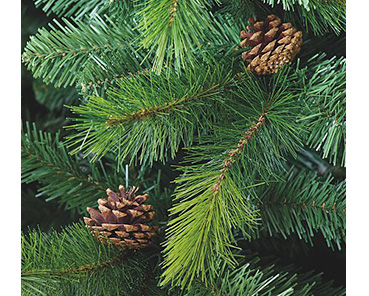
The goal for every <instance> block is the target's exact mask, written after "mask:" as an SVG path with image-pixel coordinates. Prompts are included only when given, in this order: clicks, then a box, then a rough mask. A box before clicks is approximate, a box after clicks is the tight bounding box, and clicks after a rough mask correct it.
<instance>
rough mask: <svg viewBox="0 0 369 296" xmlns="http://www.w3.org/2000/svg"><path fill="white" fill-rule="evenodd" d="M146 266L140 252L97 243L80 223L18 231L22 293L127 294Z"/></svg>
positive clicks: (136, 285) (142, 275)
mask: <svg viewBox="0 0 369 296" xmlns="http://www.w3.org/2000/svg"><path fill="white" fill-rule="evenodd" d="M146 267H147V262H145V260H143V256H142V255H140V254H139V253H135V254H131V253H130V254H124V253H120V252H119V251H118V249H116V248H114V246H112V245H107V246H106V245H103V244H101V243H99V242H97V241H96V240H95V239H94V237H93V236H92V235H91V234H90V233H89V231H88V230H87V229H86V228H85V227H84V226H83V225H82V223H81V224H73V225H71V226H68V227H65V228H64V229H63V230H62V231H61V232H60V233H58V232H55V231H53V232H51V233H49V234H45V233H42V232H40V231H37V230H33V231H31V232H30V233H29V234H28V235H24V234H22V274H21V276H22V295H35V294H37V295H86V296H87V295H93V294H97V295H131V293H132V292H133V291H137V290H139V287H140V284H141V282H142V280H144V275H145V272H144V270H145V268H146ZM35 292H37V293H35Z"/></svg>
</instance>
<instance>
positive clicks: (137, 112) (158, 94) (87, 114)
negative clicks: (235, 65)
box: [69, 66, 232, 164]
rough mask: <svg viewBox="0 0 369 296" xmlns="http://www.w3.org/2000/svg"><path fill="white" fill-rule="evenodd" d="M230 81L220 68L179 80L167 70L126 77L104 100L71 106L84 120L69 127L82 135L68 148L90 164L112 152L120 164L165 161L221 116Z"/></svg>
mask: <svg viewBox="0 0 369 296" xmlns="http://www.w3.org/2000/svg"><path fill="white" fill-rule="evenodd" d="M230 83H232V77H231V76H230V73H229V72H227V70H226V69H221V66H214V67H201V68H195V69H192V70H188V71H186V72H183V73H182V74H181V75H180V76H177V75H176V74H175V73H174V72H173V71H172V70H169V69H168V70H167V71H166V72H165V73H163V74H162V75H161V76H158V75H156V74H154V73H152V72H148V71H146V72H142V73H140V74H138V75H132V76H131V77H126V78H123V79H121V80H119V82H117V84H118V87H117V88H116V89H115V88H112V89H111V91H110V92H109V93H108V95H107V96H106V97H105V98H102V97H96V96H95V97H91V98H89V99H88V100H87V102H86V103H85V104H84V105H81V106H76V107H71V110H72V112H74V113H76V114H79V115H80V116H81V118H80V119H75V120H76V121H79V123H77V124H75V125H73V126H71V128H74V129H76V130H77V131H78V132H77V133H76V134H75V135H73V136H71V137H70V139H69V145H70V146H74V147H76V148H75V149H74V150H73V153H77V152H78V151H80V150H82V151H84V152H85V153H86V154H87V155H92V160H96V159H99V158H101V157H102V156H103V155H105V154H106V153H107V152H108V151H112V152H114V153H116V154H117V159H118V162H122V161H123V160H124V159H125V158H126V157H127V156H130V157H132V161H133V160H139V161H140V162H141V163H143V162H148V163H150V164H152V163H153V161H156V160H160V161H166V160H167V159H168V157H172V158H173V157H174V156H175V155H176V152H177V151H178V148H179V146H180V145H182V144H184V145H185V146H189V145H191V143H192V141H193V137H194V134H196V133H199V132H206V130H207V129H209V127H211V126H212V123H213V122H214V121H216V120H217V117H220V115H219V113H220V110H224V108H223V109H219V108H220V107H221V106H220V102H221V101H222V100H223V99H222V90H223V88H224V87H225V86H226V85H228V84H230ZM218 102H219V103H218ZM224 113H225V114H223V115H221V116H226V115H227V112H226V110H224Z"/></svg>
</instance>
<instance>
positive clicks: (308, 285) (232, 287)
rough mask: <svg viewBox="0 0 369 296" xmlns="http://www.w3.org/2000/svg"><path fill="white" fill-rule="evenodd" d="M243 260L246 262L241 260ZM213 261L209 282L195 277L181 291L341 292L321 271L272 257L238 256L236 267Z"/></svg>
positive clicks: (190, 294)
mask: <svg viewBox="0 0 369 296" xmlns="http://www.w3.org/2000/svg"><path fill="white" fill-rule="evenodd" d="M246 260H247V263H245V261H246ZM216 261H217V265H218V270H219V275H218V276H217V277H216V278H215V279H214V280H213V282H212V283H211V284H208V285H205V284H204V283H203V282H201V281H199V280H197V281H195V282H194V285H193V286H192V287H191V288H190V289H189V290H188V291H186V292H184V293H183V294H181V295H183V296H211V295H217V296H226V295H232V296H243V295H250V296H251V295H258V296H267V295H268V296H269V295H276V296H277V295H278V296H282V295H284V296H287V295H298V296H308V295H319V296H320V295H322V296H323V295H326V296H330V295H345V290H344V288H342V287H333V286H332V283H331V282H324V281H323V280H322V276H321V274H316V273H314V272H309V273H301V272H297V273H296V268H294V267H293V266H283V265H282V264H281V263H280V262H278V261H276V260H274V261H271V260H270V259H265V260H260V258H259V257H257V256H256V255H247V256H246V258H244V259H243V260H240V262H239V264H240V267H238V268H236V269H231V268H229V267H228V266H227V265H226V264H225V263H224V262H222V260H221V259H219V258H218V259H216ZM176 293H177V291H176ZM173 295H175V294H173ZM176 295H178V294H176Z"/></svg>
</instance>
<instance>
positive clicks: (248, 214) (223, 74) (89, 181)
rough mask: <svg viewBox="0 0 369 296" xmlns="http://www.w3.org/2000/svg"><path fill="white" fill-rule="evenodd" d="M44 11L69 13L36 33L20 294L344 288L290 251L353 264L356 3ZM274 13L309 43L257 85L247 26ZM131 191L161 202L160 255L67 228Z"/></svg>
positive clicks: (26, 59)
mask: <svg viewBox="0 0 369 296" xmlns="http://www.w3.org/2000/svg"><path fill="white" fill-rule="evenodd" d="M24 1H25V0H24ZM33 4H35V5H36V7H39V8H42V10H43V11H44V12H45V13H46V14H47V16H53V17H54V16H55V17H57V19H53V20H52V21H50V22H49V25H48V26H45V22H46V20H47V19H46V16H44V19H42V21H37V22H36V21H34V22H32V21H31V18H27V21H26V22H25V23H24V24H23V25H24V26H26V27H27V28H26V29H24V32H23V35H22V38H23V40H22V44H24V53H23V55H22V60H23V63H24V65H25V66H26V67H27V69H28V70H30V72H32V74H33V77H34V78H35V79H34V80H31V81H28V80H29V79H30V76H29V75H27V72H25V71H24V72H23V73H22V79H23V80H24V81H27V83H26V84H22V88H24V89H22V103H23V109H22V119H23V124H22V125H23V127H22V136H21V139H22V143H21V144H22V147H21V151H22V203H23V204H22V231H24V233H22V294H24V295H81V296H82V295H86V296H87V295H107V296H109V295H127V296H130V295H173V296H174V295H176V296H177V295H182V296H192V295H193V296H195V295H198V296H201V295H203V296H205V295H219V296H220V295H222V296H223V295H232V296H233V295H235V296H237V295H247V296H251V295H255V296H256V295H270V296H272V295H279V296H282V295H284V296H287V295H304V296H307V295H319V296H320V295H323V296H324V295H327V296H330V295H344V294H345V289H344V287H341V286H340V284H344V283H342V282H340V283H338V284H337V283H336V282H335V283H332V281H329V279H330V277H333V276H331V275H328V276H322V274H321V271H322V270H321V268H317V269H318V270H317V271H311V272H306V270H311V268H310V267H309V268H306V266H305V265H304V266H300V263H301V262H302V261H301V260H297V259H302V258H296V257H294V255H293V254H300V255H301V254H306V253H310V254H311V253H312V252H317V249H318V248H319V247H317V246H323V247H321V248H324V250H326V251H329V252H331V253H330V254H333V255H332V256H333V258H335V259H337V260H340V259H339V258H343V257H344V250H345V242H346V222H345V218H346V213H345V211H346V210H345V208H346V195H345V190H346V181H345V166H346V158H345V153H346V149H345V146H346V135H345V133H346V108H345V107H346V106H345V103H346V98H345V96H346V92H345V73H346V60H345V57H344V55H345V47H344V45H345V23H346V16H345V14H346V10H345V1H340V0H337V1H321V0H234V1H230V0H224V1H203V0H186V1H182V0H149V1H141V0H135V1H110V0H82V1H76V0H34V1H33ZM27 11H28V9H24V10H23V14H27V13H28V12H27ZM268 14H276V15H277V16H278V17H280V18H281V20H282V21H283V22H284V23H289V22H290V23H291V24H292V25H293V26H294V27H296V28H297V29H298V30H301V31H302V32H303V39H304V44H303V46H302V49H301V53H300V56H299V57H298V59H297V61H296V62H295V63H293V64H292V65H289V66H285V67H284V69H282V70H280V71H279V72H278V73H276V74H273V75H268V76H256V75H254V74H252V73H250V72H248V71H247V68H246V67H245V65H244V64H243V61H242V58H241V54H242V52H243V51H245V50H247V49H248V48H240V45H239V42H240V31H241V30H244V29H246V28H247V26H248V19H249V18H256V19H257V20H262V19H264V18H265V17H266V16H267V15H268ZM59 18H60V19H59ZM49 20H50V19H49ZM36 23H37V24H36ZM40 26H42V28H41V29H39V30H38V31H37V32H36V27H40ZM29 34H31V35H33V36H31V37H30V39H29V40H28V42H27V43H26V40H24V39H25V38H28V35H29ZM40 108H42V109H40ZM36 126H37V127H36ZM120 184H122V185H125V186H126V187H132V186H133V185H134V186H140V192H142V193H148V194H149V196H150V204H151V205H153V206H154V208H155V212H156V219H155V220H154V224H156V225H158V226H159V228H158V236H157V237H158V240H159V241H158V244H157V245H154V246H153V247H150V248H148V249H145V250H142V251H137V250H136V251H127V250H118V249H117V248H115V247H114V246H112V245H104V244H101V243H100V242H98V241H97V240H95V238H94V237H93V236H92V235H91V233H89V231H88V230H87V229H86V228H85V227H84V225H82V223H74V224H72V222H74V221H77V220H78V219H79V218H80V215H81V214H83V213H84V212H85V211H86V207H88V206H91V207H96V202H97V200H98V199H99V198H102V197H105V195H106V189H107V188H112V189H113V188H118V186H119V185H120ZM37 197H43V198H44V199H35V198H37ZM28 207H29V208H31V209H29V210H26V209H27V208H28ZM37 213H43V215H44V217H42V218H41V217H40V219H36V220H34V219H33V217H34V216H35V215H37ZM33 220H34V221H33ZM38 222H40V223H42V225H40V227H37V226H35V224H37V223H38ZM27 225H28V226H29V227H35V229H31V228H27ZM52 227H54V228H56V229H60V231H58V232H57V231H55V230H53V229H51V228H52ZM273 240H274V241H273ZM276 241H278V242H276ZM291 241H293V242H294V246H293V248H294V251H293V252H290V254H289V255H286V252H287V251H288V250H290V248H286V246H287V245H288V244H289V243H290V242H291ZM296 242H297V243H296ZM263 245H268V248H263V247H261V246H263ZM255 246H256V249H257V250H256V251H257V252H259V251H260V253H259V255H250V252H251V251H250V250H249V249H251V250H252V251H253V252H254V251H255V249H253V248H255ZM259 248H260V250H259ZM265 249H267V252H264V253H262V250H264V251H265ZM295 249H298V251H299V252H298V251H296V250H295ZM281 250H284V252H282V251H281ZM295 251H296V252H295ZM269 253H270V254H271V255H273V256H274V258H275V257H278V258H281V259H282V260H281V261H278V262H277V261H273V260H271V259H270V258H268V257H267V256H266V255H268V254H269ZM291 254H292V255H291ZM314 254H315V253H314ZM301 257H304V255H301ZM287 258H288V260H291V261H293V262H295V263H296V262H299V263H297V265H296V266H295V265H288V262H287V261H288V260H287ZM306 258H307V257H306ZM309 258H312V257H309ZM306 260H309V259H306ZM316 260H319V259H318V257H317V259H316ZM293 262H292V263H293ZM301 265H303V264H301ZM300 267H301V268H300ZM331 269H332V268H331ZM327 270H329V267H327Z"/></svg>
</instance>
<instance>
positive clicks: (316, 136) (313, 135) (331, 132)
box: [303, 55, 346, 166]
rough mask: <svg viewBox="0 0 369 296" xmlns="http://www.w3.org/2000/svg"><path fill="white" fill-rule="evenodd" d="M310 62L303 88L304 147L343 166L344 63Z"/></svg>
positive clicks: (344, 130)
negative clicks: (305, 83)
mask: <svg viewBox="0 0 369 296" xmlns="http://www.w3.org/2000/svg"><path fill="white" fill-rule="evenodd" d="M324 57H325V56H324V55H319V56H315V57H313V58H312V59H311V61H310V63H311V67H309V76H308V77H309V80H308V82H307V85H306V102H307V104H306V105H307V106H306V116H304V118H303V120H304V121H306V122H307V124H308V126H309V131H310V133H309V137H308V138H307V144H308V145H310V146H311V147H312V148H313V149H315V150H317V151H322V156H323V158H327V159H328V160H329V161H330V162H332V163H333V165H340V166H346V158H345V155H346V145H345V144H346V59H345V58H343V57H341V58H339V59H337V58H335V57H333V58H331V59H330V60H323V59H324Z"/></svg>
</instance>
